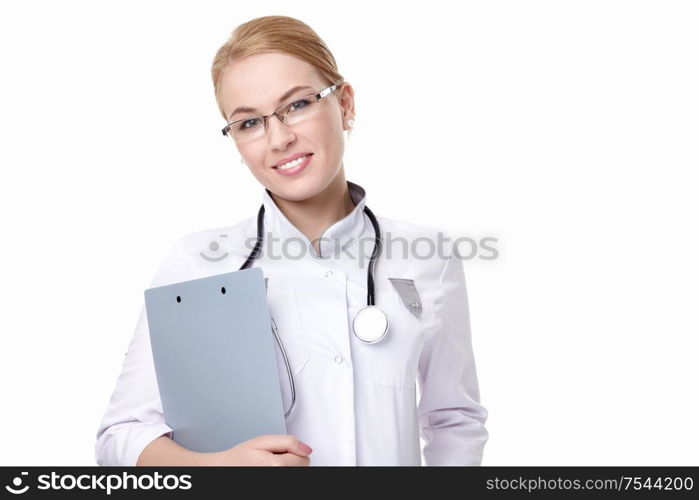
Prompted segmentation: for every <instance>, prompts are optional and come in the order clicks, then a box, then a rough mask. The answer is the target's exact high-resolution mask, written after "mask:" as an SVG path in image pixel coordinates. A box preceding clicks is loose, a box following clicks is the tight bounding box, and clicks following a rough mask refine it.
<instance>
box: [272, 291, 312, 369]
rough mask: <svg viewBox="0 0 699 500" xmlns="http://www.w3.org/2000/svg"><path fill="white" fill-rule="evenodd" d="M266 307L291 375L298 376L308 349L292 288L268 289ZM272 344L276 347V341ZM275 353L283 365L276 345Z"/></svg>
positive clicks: (282, 359) (306, 360) (306, 357)
mask: <svg viewBox="0 0 699 500" xmlns="http://www.w3.org/2000/svg"><path fill="white" fill-rule="evenodd" d="M267 307H268V308H269V313H270V315H271V316H272V319H273V320H274V322H275V323H276V325H277V334H278V336H279V340H280V341H281V343H282V345H283V346H284V351H285V352H286V355H287V358H288V359H289V365H290V367H291V373H293V374H294V375H298V374H299V373H300V372H301V370H303V368H304V367H305V366H306V363H308V347H307V345H306V339H305V338H304V333H303V328H302V325H301V317H300V315H299V308H298V302H297V300H296V291H295V290H294V289H293V288H288V289H282V288H276V289H275V290H274V291H272V290H271V289H270V290H269V291H268V293H267ZM274 343H275V345H276V343H277V342H276V340H274ZM276 351H277V354H278V356H277V358H278V359H279V360H280V361H281V363H282V364H283V363H284V358H283V357H282V356H281V353H280V351H279V346H278V345H277V346H276ZM284 370H286V367H285V365H284ZM284 373H286V371H284Z"/></svg>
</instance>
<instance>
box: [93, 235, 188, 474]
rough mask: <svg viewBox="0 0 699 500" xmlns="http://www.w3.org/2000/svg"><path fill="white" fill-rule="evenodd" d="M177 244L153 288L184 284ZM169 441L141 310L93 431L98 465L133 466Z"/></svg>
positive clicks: (145, 317) (145, 323)
mask: <svg viewBox="0 0 699 500" xmlns="http://www.w3.org/2000/svg"><path fill="white" fill-rule="evenodd" d="M186 276H187V267H186V263H185V262H184V259H183V258H182V251H181V243H180V242H179V241H178V243H176V244H175V245H174V246H173V247H172V249H171V251H170V254H169V255H168V256H167V258H166V259H165V261H164V262H163V264H161V266H160V268H159V270H158V272H157V273H156V275H155V277H154V279H153V281H152V282H151V286H160V285H163V284H167V283H168V282H175V281H180V280H184V279H187V277H186ZM165 434H168V435H169V436H170V437H171V436H172V429H171V428H170V427H169V426H168V425H167V424H166V423H165V418H164V416H163V409H162V403H161V401H160V392H159V389H158V383H157V378H156V375H155V366H154V364H153V355H152V351H151V344H150V337H149V332H148V320H147V315H146V310H145V304H144V305H143V306H142V307H141V313H140V316H139V318H138V323H137V325H136V330H135V332H134V334H133V337H132V339H131V342H130V344H129V347H128V351H127V353H126V356H125V358H124V360H123V363H122V367H121V373H120V374H119V376H118V378H117V382H116V387H115V389H114V391H113V393H112V396H111V399H110V400H109V404H108V405H107V410H106V412H105V414H104V416H103V417H102V420H101V422H100V424H99V428H98V430H97V441H96V443H95V459H96V461H97V463H98V464H99V465H118V466H133V465H136V462H137V461H138V457H139V456H140V454H141V452H142V451H143V449H144V448H145V447H146V446H147V445H148V444H149V443H150V442H151V441H153V440H154V439H156V438H158V437H159V436H162V435H165Z"/></svg>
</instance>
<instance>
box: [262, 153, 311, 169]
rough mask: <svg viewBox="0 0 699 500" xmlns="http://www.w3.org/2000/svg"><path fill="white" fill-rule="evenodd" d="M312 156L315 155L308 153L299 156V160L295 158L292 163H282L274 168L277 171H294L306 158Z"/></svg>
mask: <svg viewBox="0 0 699 500" xmlns="http://www.w3.org/2000/svg"><path fill="white" fill-rule="evenodd" d="M312 155H313V153H308V154H306V155H303V156H299V157H298V158H294V159H293V160H291V161H288V162H285V163H280V164H278V165H274V166H273V167H272V168H276V169H277V170H289V169H292V168H294V167H298V166H299V165H300V164H301V163H303V162H304V160H305V159H306V158H308V157H309V156H312Z"/></svg>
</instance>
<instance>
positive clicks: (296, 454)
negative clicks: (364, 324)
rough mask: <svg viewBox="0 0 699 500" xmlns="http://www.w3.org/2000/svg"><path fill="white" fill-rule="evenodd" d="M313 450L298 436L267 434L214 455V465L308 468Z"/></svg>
mask: <svg viewBox="0 0 699 500" xmlns="http://www.w3.org/2000/svg"><path fill="white" fill-rule="evenodd" d="M312 451H313V450H312V449H311V448H310V447H309V446H308V445H306V444H305V443H303V442H301V441H299V439H298V438H297V437H296V436H291V435H288V434H267V435H263V436H257V437H255V438H252V439H250V440H248V441H245V442H242V443H240V444H238V445H236V446H234V447H233V448H229V449H227V450H224V451H219V452H216V453H213V454H212V456H213V462H214V464H213V465H261V466H291V467H299V466H308V465H309V464H310V458H308V455H310V454H311V452H312Z"/></svg>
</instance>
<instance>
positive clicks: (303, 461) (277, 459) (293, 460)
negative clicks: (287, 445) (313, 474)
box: [270, 453, 311, 467]
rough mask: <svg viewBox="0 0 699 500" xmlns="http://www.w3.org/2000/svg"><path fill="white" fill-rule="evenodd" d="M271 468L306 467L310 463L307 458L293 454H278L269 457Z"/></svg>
mask: <svg viewBox="0 0 699 500" xmlns="http://www.w3.org/2000/svg"><path fill="white" fill-rule="evenodd" d="M270 456H271V457H272V458H271V462H272V463H271V464H270V465H272V466H281V467H308V466H309V465H310V463H311V459H310V458H309V457H300V456H298V455H295V454H293V453H279V454H276V455H270Z"/></svg>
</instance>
